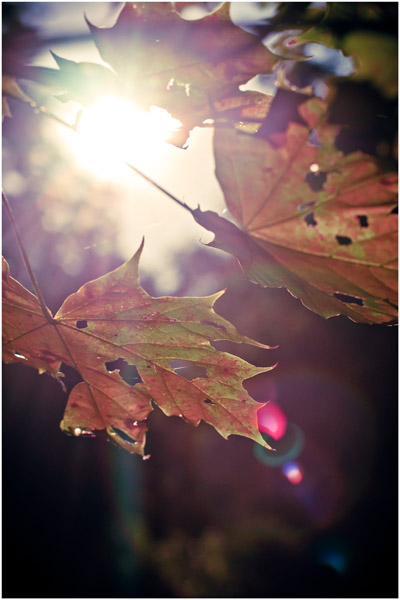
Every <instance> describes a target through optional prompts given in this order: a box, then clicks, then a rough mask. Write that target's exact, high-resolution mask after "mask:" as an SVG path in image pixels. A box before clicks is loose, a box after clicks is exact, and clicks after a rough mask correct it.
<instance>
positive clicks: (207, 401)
mask: <svg viewBox="0 0 400 600" xmlns="http://www.w3.org/2000/svg"><path fill="white" fill-rule="evenodd" d="M204 404H211V406H215V402H213V401H212V400H210V398H206V399H205V400H204Z"/></svg>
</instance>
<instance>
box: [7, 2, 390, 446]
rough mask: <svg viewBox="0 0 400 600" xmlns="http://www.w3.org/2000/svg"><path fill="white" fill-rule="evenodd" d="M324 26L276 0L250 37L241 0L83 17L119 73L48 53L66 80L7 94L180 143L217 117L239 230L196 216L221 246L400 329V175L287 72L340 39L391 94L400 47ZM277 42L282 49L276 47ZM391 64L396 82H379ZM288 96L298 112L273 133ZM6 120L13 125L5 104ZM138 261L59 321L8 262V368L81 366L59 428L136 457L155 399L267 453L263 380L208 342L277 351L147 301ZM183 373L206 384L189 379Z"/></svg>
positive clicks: (50, 76)
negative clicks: (235, 15)
mask: <svg viewBox="0 0 400 600" xmlns="http://www.w3.org/2000/svg"><path fill="white" fill-rule="evenodd" d="M352 6H353V5H352ZM352 10H353V11H354V6H353V8H352ZM322 16H323V20H322V22H320V21H321V14H320V13H319V12H318V13H317V14H316V13H315V12H313V10H312V7H311V5H310V6H309V5H306V7H305V8H304V6H303V5H301V6H300V5H298V6H297V7H296V5H295V4H293V5H290V6H289V5H280V4H278V5H277V8H276V12H275V15H274V16H273V17H272V18H270V19H269V20H266V19H264V20H263V22H262V23H261V24H259V25H258V26H256V27H254V28H253V33H250V32H249V31H245V30H244V29H242V28H241V27H238V26H237V25H235V24H234V23H233V22H232V20H231V18H230V12H229V5H228V4H223V5H222V6H218V7H217V9H216V10H214V12H213V13H212V14H209V15H208V16H206V17H204V18H202V19H198V20H186V19H184V18H182V16H181V15H180V14H179V5H175V6H173V5H172V4H169V3H142V4H130V3H127V4H126V5H125V6H124V8H123V9H122V11H121V13H120V15H119V17H118V19H117V21H116V23H115V25H114V26H112V27H109V28H98V27H95V26H94V25H93V24H91V23H90V22H89V21H87V23H88V26H89V29H90V33H91V35H92V38H93V41H94V43H95V44H96V46H97V48H98V50H99V53H100V55H101V58H102V59H103V60H104V61H105V62H106V63H107V64H108V65H109V67H105V66H102V65H99V64H94V63H76V62H73V61H70V60H66V59H64V58H61V57H58V56H56V55H53V56H54V58H55V60H56V62H57V66H58V69H45V68H40V67H31V66H25V65H22V66H21V65H20V66H19V68H18V69H17V71H18V72H17V73H6V78H5V80H3V94H4V95H5V96H6V97H7V96H8V97H14V98H17V99H19V100H21V101H24V102H29V101H31V100H30V98H29V97H28V96H26V94H25V93H24V92H23V91H22V90H21V88H20V87H19V86H18V84H17V81H16V79H15V77H14V76H13V75H15V74H16V75H18V76H19V77H22V78H25V79H31V80H35V81H38V82H40V83H41V84H44V85H46V86H48V87H50V88H51V89H52V90H54V91H56V92H57V93H59V94H61V95H60V96H59V97H60V99H61V100H63V101H68V100H71V99H72V100H75V101H78V102H80V103H81V104H82V105H83V106H85V105H87V104H90V103H91V102H93V101H94V100H96V99H97V98H98V97H99V95H110V94H117V95H124V96H127V97H129V98H132V99H134V101H135V103H136V104H139V105H141V106H142V107H144V108H148V107H149V106H151V105H157V106H160V107H162V108H165V109H167V110H168V111H169V112H170V113H171V114H172V116H174V117H176V118H178V119H179V120H180V121H181V123H182V128H181V130H180V131H179V132H178V134H176V135H175V136H174V138H173V139H171V142H172V143H174V144H175V145H178V146H182V147H184V146H185V144H187V140H188V138H189V135H190V131H191V130H192V129H193V127H195V126H201V125H202V124H203V123H204V122H205V121H207V122H210V121H212V122H213V124H214V127H215V135H214V154H215V164H216V175H217V178H218V181H219V182H220V185H221V188H222V191H223V193H224V197H225V201H226V204H227V208H228V209H229V211H230V213H231V215H232V220H227V219H225V218H222V217H220V216H219V215H217V214H215V213H213V212H210V211H207V212H203V211H201V209H200V208H198V209H195V210H192V209H190V208H189V207H187V206H185V207H186V208H187V209H188V210H190V211H191V213H192V215H193V218H194V219H195V220H196V221H197V222H198V223H199V224H200V225H202V226H203V227H205V228H206V229H208V230H210V231H212V232H214V233H215V239H214V241H213V242H212V243H211V244H210V246H212V247H217V248H220V249H222V250H225V251H226V252H229V253H231V254H233V255H234V256H236V257H237V258H238V259H239V262H240V264H241V266H242V268H243V271H244V273H245V274H246V276H247V277H248V278H249V279H250V280H251V281H253V282H255V283H257V284H260V285H262V286H271V287H285V288H287V289H288V290H289V291H290V292H291V293H292V294H293V295H294V296H295V297H297V298H300V299H301V301H302V302H303V304H304V305H305V306H306V307H308V308H310V309H311V310H313V311H315V312H317V313H319V314H320V315H322V316H324V317H330V316H333V315H338V314H343V315H346V316H348V317H350V318H351V319H353V320H354V321H357V322H361V323H382V324H391V323H393V322H395V320H396V318H397V308H396V302H397V215H396V203H397V196H396V190H397V187H396V185H397V177H396V174H395V173H393V172H386V171H384V170H382V168H381V164H380V162H379V160H378V159H377V158H376V157H373V156H370V155H367V154H365V153H363V152H361V151H356V152H350V153H347V154H346V153H344V152H343V151H340V150H339V149H338V148H337V146H336V139H337V136H338V132H339V129H338V127H337V125H336V124H334V123H332V120H331V104H330V100H329V95H328V96H327V98H326V99H325V100H322V99H321V98H318V97H315V96H313V90H312V89H309V88H305V89H303V90H297V91H296V92H294V91H293V90H292V89H291V88H290V83H289V82H288V80H287V79H286V75H285V69H286V68H288V71H287V74H288V73H289V72H290V69H292V72H293V65H298V64H299V65H301V64H304V62H303V61H304V58H305V56H304V54H305V52H304V48H305V47H306V46H304V44H305V43H306V42H307V41H316V42H320V43H321V42H323V43H327V44H328V45H330V46H334V47H338V48H341V49H342V50H343V51H344V52H345V53H346V54H350V55H352V56H353V57H354V60H355V62H356V63H357V64H358V66H359V69H358V71H357V69H356V73H355V75H354V76H355V77H356V78H357V77H359V78H364V79H365V78H367V79H368V78H369V79H370V80H371V81H372V83H373V84H374V85H375V86H377V87H378V88H380V89H381V91H382V93H383V95H385V96H386V97H393V93H394V86H395V85H396V88H397V84H395V83H394V74H393V60H395V59H393V56H394V53H393V39H392V37H390V36H386V37H385V36H383V35H382V34H380V33H379V35H380V36H381V37H384V38H385V39H384V40H383V41H382V44H380V43H379V40H378V39H375V38H374V39H375V41H374V43H375V44H377V47H378V48H379V52H377V53H374V55H373V56H372V55H371V53H370V52H367V46H368V45H367V44H366V37H365V36H366V35H367V34H365V33H363V32H362V31H358V30H353V29H352V30H351V31H347V30H346V27H344V28H343V27H341V28H336V29H335V26H334V25H335V24H336V22H337V20H338V19H339V21H340V22H341V23H343V21H344V22H345V23H347V22H348V18H349V17H348V15H347V17H346V15H345V16H343V14H342V13H341V12H340V10H339V9H338V6H337V5H336V3H332V8H331V9H330V11H328V13H327V14H324V15H322ZM378 17H379V14H378ZM371 18H372V17H371ZM346 19H347V20H346ZM332 23H333V24H334V25H332ZM315 25H316V26H315ZM294 33H295V34H296V36H297V39H294V37H293V34H294ZM271 36H275V37H274V41H273V43H270V44H268V43H266V42H265V40H268V39H271ZM387 56H389V60H387ZM287 59H290V60H288V62H287ZM380 60H382V61H383V62H384V61H386V63H385V64H386V68H385V70H384V71H380V72H379V76H377V74H376V73H377V70H376V61H378V63H379V61H380ZM388 63H389V67H387V64H388ZM390 65H391V66H390ZM256 75H264V76H271V77H273V78H274V79H275V78H277V77H279V78H280V81H281V84H282V82H283V86H284V87H285V85H286V87H287V89H283V90H282V89H279V90H278V92H277V94H276V95H275V97H274V98H273V97H272V96H270V95H268V94H264V93H261V92H255V91H241V90H240V88H239V86H241V85H242V84H245V83H247V82H248V81H249V80H250V79H252V78H253V77H254V76H256ZM287 76H288V77H289V75H287ZM285 82H286V83H285ZM285 98H286V100H287V99H289V102H290V103H291V110H290V111H287V114H286V115H285V117H284V119H283V122H282V123H278V121H279V119H276V114H277V110H278V113H279V108H280V105H281V103H282V105H283V104H284V102H285ZM3 107H4V110H5V113H6V115H9V114H10V111H9V107H8V104H7V99H6V102H5V104H4V103H3ZM139 257H140V249H139V251H138V252H137V253H136V254H135V256H134V257H133V258H132V259H131V260H130V261H128V262H127V263H125V264H124V265H122V266H121V267H120V268H118V269H117V270H115V271H113V272H111V273H108V274H107V275H105V276H103V277H101V278H99V279H97V280H95V281H92V282H89V283H87V284H85V285H84V286H83V287H82V288H81V289H80V290H78V292H76V293H75V294H72V295H71V296H70V297H69V298H67V299H66V301H65V302H64V304H63V306H62V307H61V309H60V310H59V311H58V313H57V314H56V315H55V316H54V317H53V316H52V315H51V314H50V311H49V310H48V309H47V307H45V306H43V303H42V302H39V300H38V298H36V297H35V296H33V295H32V294H31V293H30V292H28V291H27V290H26V289H25V288H23V286H21V284H19V283H18V282H17V281H15V280H14V279H13V278H12V277H11V276H10V274H9V271H8V266H7V264H6V263H5V265H4V267H3V298H4V300H3V306H4V308H3V334H4V337H5V341H4V352H5V354H4V360H5V362H21V363H23V364H26V365H29V366H32V367H34V368H36V369H38V370H39V372H49V373H51V374H52V375H54V376H56V377H57V378H59V377H60V376H61V373H60V366H61V363H65V364H67V365H70V366H72V367H74V368H76V369H77V370H78V371H79V373H80V375H81V377H82V380H83V381H82V383H79V384H78V385H77V386H76V387H75V388H74V389H73V391H72V392H71V394H70V396H69V400H68V404H67V408H66V411H65V415H64V419H63V421H62V424H61V426H62V429H64V430H65V431H68V432H72V433H75V434H82V433H89V434H90V433H92V432H93V431H94V430H101V429H105V430H106V431H107V433H108V434H109V435H110V437H112V438H113V439H115V441H117V442H118V443H119V444H120V445H121V446H123V447H124V448H126V449H127V450H129V451H130V452H137V453H139V454H142V455H143V453H144V443H145V432H146V430H147V418H148V415H149V413H150V411H151V410H152V401H154V402H156V403H157V405H158V406H159V407H160V408H161V409H162V410H163V411H164V412H165V414H167V415H179V416H182V417H183V418H185V419H186V420H187V421H189V422H191V423H193V424H195V425H196V424H198V423H199V422H200V420H203V421H206V422H208V423H210V424H211V425H213V426H214V427H215V428H216V429H217V430H218V431H219V432H220V433H221V434H222V435H223V436H224V437H227V436H228V435H230V434H239V435H244V436H247V437H249V438H251V439H254V440H255V441H257V442H259V443H261V444H264V445H265V442H264V441H263V438H262V437H261V436H260V434H259V432H258V428H257V409H258V408H259V406H260V405H259V404H257V403H256V402H254V400H252V399H251V398H250V397H249V396H248V394H247V393H246V392H245V390H244V388H243V386H242V383H243V380H244V379H246V378H249V377H252V376H254V375H256V374H258V373H261V372H264V371H266V370H268V368H261V369H260V368H255V367H253V366H251V365H249V364H248V363H246V362H245V361H243V360H241V359H239V358H237V357H235V356H233V355H230V354H227V353H221V352H217V351H216V350H215V349H214V348H213V347H212V346H211V344H210V342H211V341H215V340H218V339H224V340H230V341H234V342H245V343H250V344H255V345H258V346H261V347H265V346H262V345H261V344H258V343H257V342H254V341H252V340H249V339H248V338H246V337H243V336H240V335H239V334H238V333H237V332H236V330H235V329H234V328H233V326H232V325H231V324H229V323H228V322H227V321H225V320H224V319H222V318H221V317H219V316H218V315H217V314H216V313H215V312H214V311H213V304H214V302H215V300H216V299H217V298H218V297H219V294H217V295H215V296H212V297H208V298H151V297H150V296H148V295H147V294H146V292H145V291H144V290H143V289H142V288H141V287H140V286H139V283H138V262H139ZM115 361H119V364H120V362H121V361H125V362H126V363H127V364H129V365H131V366H135V369H136V371H135V378H134V385H129V384H128V383H126V382H125V381H124V380H123V379H122V377H121V376H120V374H119V371H118V370H113V364H114V363H115ZM176 361H188V362H189V363H190V364H192V365H194V366H195V367H196V368H197V370H198V369H200V371H197V375H195V376H194V378H185V377H184V376H182V375H181V374H179V373H180V372H179V367H178V368H177V365H179V363H176ZM110 369H111V370H110ZM199 372H200V373H201V375H200V376H198V374H199Z"/></svg>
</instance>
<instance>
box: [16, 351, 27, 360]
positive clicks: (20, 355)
mask: <svg viewBox="0 0 400 600" xmlns="http://www.w3.org/2000/svg"><path fill="white" fill-rule="evenodd" d="M14 356H15V358H22V359H23V360H28V359H27V358H26V356H24V355H23V354H20V353H19V352H14Z"/></svg>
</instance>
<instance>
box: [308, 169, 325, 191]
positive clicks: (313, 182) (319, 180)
mask: <svg viewBox="0 0 400 600" xmlns="http://www.w3.org/2000/svg"><path fill="white" fill-rule="evenodd" d="M305 181H306V182H307V183H308V185H309V186H310V188H311V189H312V191H313V192H319V191H321V190H322V189H323V187H324V183H325V181H326V173H325V172H324V171H318V172H317V173H312V172H309V173H307V175H306V176H305Z"/></svg>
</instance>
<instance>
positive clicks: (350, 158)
mask: <svg viewBox="0 0 400 600" xmlns="http://www.w3.org/2000/svg"><path fill="white" fill-rule="evenodd" d="M326 111H327V105H326V104H325V103H324V102H323V101H322V100H320V99H318V98H313V99H310V100H308V101H307V102H305V103H304V104H302V105H301V106H300V108H299V112H300V115H301V117H302V119H303V120H304V122H305V125H303V124H300V123H290V124H289V127H288V129H287V130H286V132H285V133H283V134H281V133H278V134H272V135H271V136H270V141H265V140H263V139H261V138H257V137H254V136H249V135H243V134H241V133H238V132H236V131H234V130H217V131H216V132H215V139H214V144H215V160H216V175H217V178H218V180H219V182H220V184H221V187H222V190H223V192H224V196H225V200H226V203H227V206H228V208H229V209H230V211H231V213H232V215H233V217H234V218H235V219H236V220H237V222H238V223H239V224H240V227H241V229H240V230H239V229H238V228H237V227H236V226H235V225H234V224H233V223H228V222H227V221H225V223H223V219H221V218H219V217H217V215H214V216H213V215H212V213H201V212H200V211H194V217H195V219H196V220H197V221H198V222H199V223H200V224H202V225H204V226H205V227H207V228H208V229H210V230H211V231H214V233H216V234H217V236H216V239H215V241H214V242H213V243H212V245H214V246H216V247H218V248H221V249H224V250H226V251H228V252H231V253H232V254H234V255H235V256H237V257H238V258H239V260H240V262H241V264H242V267H243V268H244V270H245V272H246V274H247V276H248V277H249V279H250V280H251V281H254V282H256V283H259V284H261V285H266V286H272V287H286V288H287V289H288V290H289V291H290V292H291V293H292V294H293V295H294V296H296V297H298V298H300V299H301V300H302V302H303V303H304V304H305V306H307V307H308V308H310V309H312V310H314V311H315V312H318V313H319V314H321V315H323V316H324V317H329V316H332V315H338V314H344V315H347V316H349V317H350V318H351V319H353V320H355V321H360V322H365V323H391V322H393V320H394V319H396V318H397V215H396V214H394V213H395V207H396V204H397V193H396V192H397V176H396V175H395V174H383V173H382V172H381V171H380V169H379V166H378V164H377V162H376V161H375V159H373V158H372V157H370V156H367V155H365V154H362V153H360V152H357V153H353V154H349V155H344V154H343V153H342V152H339V151H337V150H336V149H335V146H334V140H335V135H336V133H337V128H336V127H333V126H331V125H327V124H325V123H324V118H325V115H326ZM312 131H314V133H313V140H314V141H312V140H310V134H311V132H312Z"/></svg>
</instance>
